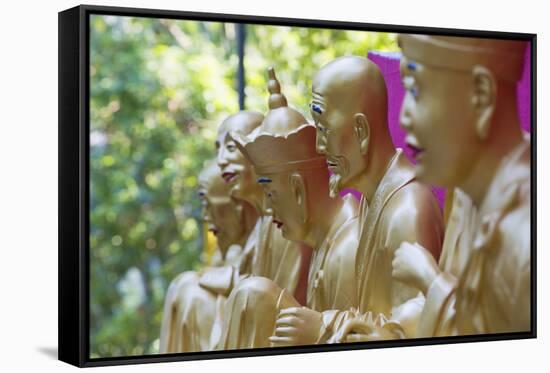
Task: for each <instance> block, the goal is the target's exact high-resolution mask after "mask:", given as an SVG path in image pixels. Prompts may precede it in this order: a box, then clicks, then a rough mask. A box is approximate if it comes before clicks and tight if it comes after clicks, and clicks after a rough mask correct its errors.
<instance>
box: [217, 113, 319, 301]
mask: <svg viewBox="0 0 550 373" xmlns="http://www.w3.org/2000/svg"><path fill="white" fill-rule="evenodd" d="M263 119H264V117H263V115H261V114H259V113H255V112H249V111H241V112H239V113H237V114H234V115H232V116H230V117H229V118H227V119H226V120H225V121H224V122H223V123H222V124H221V125H220V128H219V130H218V137H217V140H216V149H217V152H218V155H217V162H218V166H219V167H220V169H221V172H222V177H223V179H224V180H225V181H226V183H227V184H228V185H230V187H231V195H232V196H233V197H234V198H236V199H239V200H242V201H244V202H245V203H246V204H247V205H248V206H249V208H253V209H254V210H255V211H256V212H257V216H258V218H257V219H256V222H255V225H254V228H253V231H252V233H251V234H250V236H249V237H248V240H247V242H246V243H245V245H244V248H243V252H242V254H241V259H240V263H239V265H238V267H237V268H234V273H233V275H232V277H233V278H234V279H235V280H234V281H233V282H232V284H233V285H234V284H235V283H236V282H237V280H238V278H240V277H242V276H246V275H249V274H251V275H255V276H263V277H266V278H268V279H271V280H273V281H274V282H275V283H276V284H277V285H278V286H280V287H281V288H284V289H287V290H288V291H289V292H290V294H293V295H295V296H296V297H297V298H298V299H299V300H300V301H301V302H304V301H305V300H304V298H305V282H306V281H307V278H306V273H307V272H305V271H304V270H303V267H304V266H305V267H306V268H307V265H308V264H309V255H310V253H309V252H308V250H307V249H306V248H302V247H299V246H298V245H296V244H294V243H292V242H290V241H288V240H286V239H284V238H283V236H282V235H281V232H280V231H279V230H278V229H276V227H275V226H274V224H273V223H272V217H271V213H270V212H269V211H268V209H267V208H266V206H265V199H264V194H263V191H262V188H261V186H260V185H258V183H257V182H256V179H257V176H256V173H255V172H254V169H253V167H252V164H251V163H250V161H249V160H247V159H246V158H245V157H244V155H243V154H242V153H241V152H240V151H239V149H238V148H237V146H236V144H235V142H234V140H233V138H232V137H231V136H229V133H230V132H231V133H235V134H240V135H243V136H246V135H248V134H249V133H251V132H252V131H253V130H254V129H255V128H257V127H258V126H259V125H260V124H261V123H262V120H263ZM230 291H231V288H229V289H227V294H229V292H230Z"/></svg>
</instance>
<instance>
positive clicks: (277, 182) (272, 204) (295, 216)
mask: <svg viewBox="0 0 550 373" xmlns="http://www.w3.org/2000/svg"><path fill="white" fill-rule="evenodd" d="M258 182H259V183H260V184H261V185H262V186H263V190H264V193H265V197H266V198H265V199H266V203H267V205H268V206H267V207H268V208H269V209H270V210H271V214H272V216H273V224H275V225H276V226H277V228H279V229H281V233H282V234H283V237H284V238H286V239H287V240H291V241H295V242H303V241H304V239H305V237H306V234H307V224H306V222H304V219H303V217H304V216H307V212H306V211H305V209H306V206H307V203H306V195H305V192H304V191H303V190H301V191H300V190H297V189H296V188H294V187H293V185H292V183H291V180H290V175H289V173H287V172H282V173H278V174H272V175H265V176H259V178H258Z"/></svg>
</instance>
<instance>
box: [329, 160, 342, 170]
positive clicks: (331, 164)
mask: <svg viewBox="0 0 550 373" xmlns="http://www.w3.org/2000/svg"><path fill="white" fill-rule="evenodd" d="M327 166H328V169H329V170H331V171H332V172H335V171H336V170H337V169H338V167H339V166H340V164H339V162H338V161H337V160H336V159H334V158H327Z"/></svg>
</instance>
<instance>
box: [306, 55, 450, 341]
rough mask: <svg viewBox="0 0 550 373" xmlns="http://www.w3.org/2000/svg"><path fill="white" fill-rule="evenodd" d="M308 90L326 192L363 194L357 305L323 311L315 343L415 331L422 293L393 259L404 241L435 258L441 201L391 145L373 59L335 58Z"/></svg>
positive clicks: (383, 93) (381, 82)
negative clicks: (398, 272) (395, 273)
mask: <svg viewBox="0 0 550 373" xmlns="http://www.w3.org/2000/svg"><path fill="white" fill-rule="evenodd" d="M312 95H313V98H312V102H311V105H310V109H311V115H312V117H313V119H314V121H315V126H316V127H317V151H318V152H319V153H320V154H323V155H325V156H326V158H327V164H328V167H329V169H330V170H331V171H332V175H331V178H330V186H331V195H332V196H334V197H336V196H337V195H338V193H339V192H340V191H341V190H342V189H343V188H353V189H355V190H358V191H359V192H361V194H362V196H363V197H362V200H361V205H360V212H359V214H360V216H359V223H360V235H359V246H358V249H357V258H356V261H355V268H356V273H357V279H356V281H357V296H356V299H357V303H356V304H354V305H353V308H351V307H350V308H349V309H345V308H340V309H335V310H334V311H333V313H332V315H331V317H330V318H328V317H327V319H326V320H325V325H324V330H325V336H324V337H323V338H321V340H320V342H327V341H328V342H346V341H357V340H371V339H381V338H387V335H393V334H399V335H401V336H411V335H414V332H415V331H416V324H417V322H418V318H419V316H420V313H421V311H422V307H423V303H424V299H423V297H422V295H421V294H419V292H418V290H417V289H415V288H414V287H412V286H408V285H407V284H404V283H402V282H400V281H397V280H395V279H393V278H392V261H393V259H394V254H395V251H396V250H397V248H398V247H399V246H400V244H401V243H402V242H413V243H419V244H421V245H422V246H423V247H425V248H427V249H428V251H429V253H430V255H432V256H433V257H435V258H438V257H439V253H440V250H441V244H442V240H443V218H442V214H441V210H440V207H439V205H438V203H437V201H436V199H435V197H434V195H433V193H432V192H431V190H430V188H429V187H427V186H426V185H424V184H421V183H420V182H418V181H417V180H416V178H415V175H414V170H413V167H412V165H411V164H410V162H409V161H408V160H407V159H406V158H405V156H404V154H403V152H402V150H401V149H395V147H394V145H393V143H392V139H391V137H390V133H389V130H388V120H387V113H388V106H387V93H386V84H385V81H384V78H383V76H382V74H381V72H380V70H379V69H378V67H377V66H376V64H374V63H373V62H371V61H369V60H368V59H367V58H364V57H358V56H347V57H341V58H338V59H336V60H334V61H332V62H330V63H328V64H327V65H325V66H324V67H323V68H321V70H320V71H319V72H318V73H317V74H316V76H315V78H314V80H313V85H312ZM375 326H380V328H375Z"/></svg>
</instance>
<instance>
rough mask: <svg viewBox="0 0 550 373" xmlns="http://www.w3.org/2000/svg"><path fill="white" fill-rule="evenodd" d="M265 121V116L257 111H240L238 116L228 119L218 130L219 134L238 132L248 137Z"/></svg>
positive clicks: (231, 116)
mask: <svg viewBox="0 0 550 373" xmlns="http://www.w3.org/2000/svg"><path fill="white" fill-rule="evenodd" d="M263 119H264V116H263V115H262V114H260V113H257V112H255V111H239V112H238V113H236V114H233V115H230V116H229V117H227V118H226V119H225V120H224V121H223V122H222V124H221V125H220V127H219V129H218V134H224V133H227V132H237V133H240V134H243V135H248V134H249V133H250V132H252V131H253V130H254V129H255V128H256V127H258V126H259V125H260V124H261V123H262V121H263Z"/></svg>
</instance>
